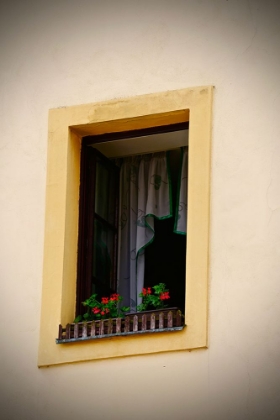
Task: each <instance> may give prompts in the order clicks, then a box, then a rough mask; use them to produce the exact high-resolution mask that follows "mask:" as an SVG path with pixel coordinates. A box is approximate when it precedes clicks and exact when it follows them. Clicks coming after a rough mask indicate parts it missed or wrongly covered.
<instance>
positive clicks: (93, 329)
mask: <svg viewBox="0 0 280 420" xmlns="http://www.w3.org/2000/svg"><path fill="white" fill-rule="evenodd" d="M90 336H91V337H95V321H92V323H91V326H90Z"/></svg>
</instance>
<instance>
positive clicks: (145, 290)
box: [142, 287, 147, 296]
mask: <svg viewBox="0 0 280 420" xmlns="http://www.w3.org/2000/svg"><path fill="white" fill-rule="evenodd" d="M142 293H143V295H144V296H146V294H147V289H146V288H145V287H143V289H142Z"/></svg>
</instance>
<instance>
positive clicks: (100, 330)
mask: <svg viewBox="0 0 280 420" xmlns="http://www.w3.org/2000/svg"><path fill="white" fill-rule="evenodd" d="M184 327H185V325H184V316H183V314H182V312H181V311H180V310H179V309H178V308H167V309H160V310H154V311H145V312H144V311H143V312H136V313H130V314H127V316H126V317H125V318H113V319H104V320H97V321H88V322H78V323H72V324H67V326H66V327H65V328H63V327H62V326H61V325H59V331H58V338H57V339H56V343H57V344H63V343H71V342H77V341H88V340H96V339H104V338H109V337H110V338H112V337H116V336H127V335H135V334H147V333H150V334H151V333H159V332H168V331H180V330H182V329H183V328H184Z"/></svg>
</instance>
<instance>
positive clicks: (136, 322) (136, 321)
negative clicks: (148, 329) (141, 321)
mask: <svg viewBox="0 0 280 420" xmlns="http://www.w3.org/2000/svg"><path fill="white" fill-rule="evenodd" d="M133 331H134V332H135V331H138V316H137V315H134V317H133Z"/></svg>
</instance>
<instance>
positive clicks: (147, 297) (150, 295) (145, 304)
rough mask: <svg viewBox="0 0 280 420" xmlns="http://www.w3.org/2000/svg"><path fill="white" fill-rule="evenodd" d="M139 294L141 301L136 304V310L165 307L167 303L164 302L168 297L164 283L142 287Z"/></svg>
mask: <svg viewBox="0 0 280 420" xmlns="http://www.w3.org/2000/svg"><path fill="white" fill-rule="evenodd" d="M152 289H154V292H153V291H152ZM139 296H140V297H142V303H141V304H140V305H138V306H137V311H138V312H142V311H147V310H149V309H153V308H155V309H163V308H167V307H168V305H167V304H166V303H165V302H166V301H167V300H168V299H170V296H169V290H168V289H166V286H165V284H164V283H159V284H157V285H156V286H153V287H147V288H146V287H144V288H143V289H142V292H141V293H140V294H139Z"/></svg>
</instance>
